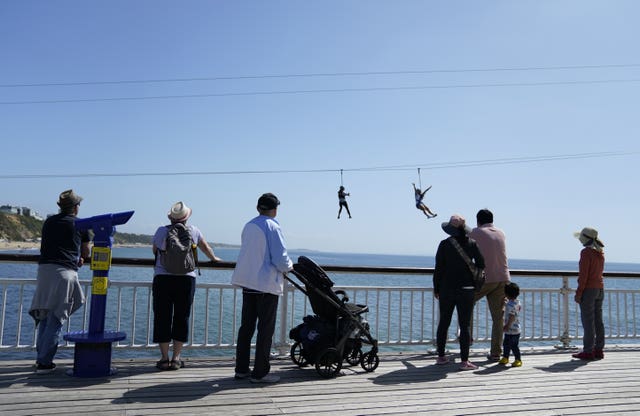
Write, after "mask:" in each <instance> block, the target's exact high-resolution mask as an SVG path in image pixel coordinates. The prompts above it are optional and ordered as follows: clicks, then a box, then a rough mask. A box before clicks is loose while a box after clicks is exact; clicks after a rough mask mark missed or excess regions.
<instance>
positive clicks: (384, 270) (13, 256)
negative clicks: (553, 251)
mask: <svg viewBox="0 0 640 416" xmlns="http://www.w3.org/2000/svg"><path fill="white" fill-rule="evenodd" d="M39 258H40V255H39V254H21V253H0V263H37V262H38V259H39ZM111 265H113V266H130V267H153V265H154V259H136V258H128V257H114V258H113V259H112V260H111ZM198 265H199V267H201V268H204V269H207V268H211V269H234V268H235V266H236V263H235V262H231V261H222V262H215V263H214V262H212V261H207V262H198ZM320 267H322V269H324V270H325V271H327V272H344V273H376V274H433V271H434V269H433V268H432V267H384V266H336V265H320ZM509 272H510V273H511V275H512V276H531V275H535V276H540V277H542V276H549V277H558V276H565V277H577V276H578V271H577V270H513V269H512V270H509ZM604 277H614V278H627V277H630V278H640V272H607V271H605V272H604Z"/></svg>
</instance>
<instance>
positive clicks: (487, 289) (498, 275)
mask: <svg viewBox="0 0 640 416" xmlns="http://www.w3.org/2000/svg"><path fill="white" fill-rule="evenodd" d="M476 221H477V223H478V226H477V227H476V228H474V229H473V230H472V231H471V233H469V237H471V238H472V239H474V240H475V241H476V243H477V245H478V248H479V249H480V253H481V254H482V256H483V257H484V261H485V269H484V271H485V274H486V278H487V280H486V281H485V283H484V285H483V286H482V289H480V291H478V292H476V295H475V302H477V301H478V300H480V299H482V298H483V297H485V296H486V297H487V304H488V306H489V312H490V313H491V320H492V321H493V323H492V327H491V352H490V354H489V355H488V356H487V358H488V359H489V360H491V361H498V360H500V354H501V352H502V337H503V325H504V286H505V285H506V284H507V283H508V282H509V281H510V280H511V279H510V275H509V262H508V260H507V249H506V244H505V240H506V238H505V235H504V232H503V231H502V230H501V229H499V228H497V227H495V226H494V225H493V213H492V212H491V211H489V210H488V209H486V208H485V209H481V210H480V211H478V213H477V214H476ZM471 328H473V323H472V325H471Z"/></svg>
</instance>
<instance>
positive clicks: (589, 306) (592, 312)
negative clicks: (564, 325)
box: [580, 289, 604, 352]
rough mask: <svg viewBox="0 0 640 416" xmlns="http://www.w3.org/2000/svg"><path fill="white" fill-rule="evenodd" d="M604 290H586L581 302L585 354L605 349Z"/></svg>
mask: <svg viewBox="0 0 640 416" xmlns="http://www.w3.org/2000/svg"><path fill="white" fill-rule="evenodd" d="M603 301H604V289H585V290H584V291H583V292H582V299H581V300H580V318H581V320H582V328H583V329H584V335H583V337H582V344H583V350H584V352H593V350H599V351H602V350H603V349H604V322H603V321H602V302H603Z"/></svg>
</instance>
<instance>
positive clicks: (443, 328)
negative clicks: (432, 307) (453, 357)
mask: <svg viewBox="0 0 640 416" xmlns="http://www.w3.org/2000/svg"><path fill="white" fill-rule="evenodd" d="M474 295H475V290H474V289H458V290H457V291H456V292H454V293H440V296H439V298H438V300H439V302H438V303H439V305H440V320H439V322H438V330H437V333H436V344H437V348H438V356H440V357H442V356H443V355H444V350H445V346H446V344H447V335H448V332H449V326H450V325H451V317H452V316H453V310H454V309H455V310H457V311H458V325H459V326H460V337H459V341H460V360H461V361H468V360H469V347H470V344H471V330H470V328H469V325H470V324H471V314H472V313H473V297H474Z"/></svg>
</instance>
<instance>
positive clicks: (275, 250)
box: [231, 193, 293, 383]
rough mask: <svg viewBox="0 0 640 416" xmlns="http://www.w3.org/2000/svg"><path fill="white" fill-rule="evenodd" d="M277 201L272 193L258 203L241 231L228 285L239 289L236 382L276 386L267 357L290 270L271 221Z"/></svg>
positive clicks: (282, 245)
mask: <svg viewBox="0 0 640 416" xmlns="http://www.w3.org/2000/svg"><path fill="white" fill-rule="evenodd" d="M278 205H280V201H279V200H278V198H277V197H276V196H275V195H274V194H272V193H266V194H263V195H262V196H260V198H259V199H258V206H257V209H258V213H259V214H260V215H258V216H257V217H255V218H254V219H252V220H251V221H249V222H248V223H247V224H246V225H245V226H244V229H243V230H242V237H241V238H242V241H241V243H242V244H241V247H240V253H239V254H238V261H237V262H236V268H235V270H234V271H233V275H232V276H231V283H232V284H233V285H235V286H240V287H242V322H241V324H240V329H239V330H238V341H237V344H236V368H235V378H236V379H247V378H248V379H250V381H251V382H252V383H276V382H278V381H279V380H280V377H278V376H277V375H274V374H269V370H270V369H271V367H270V364H269V356H270V353H271V343H272V342H273V333H274V330H275V326H276V313H277V310H278V300H279V298H280V296H281V295H282V291H283V287H284V277H283V275H282V274H283V273H285V272H288V271H289V270H291V269H292V267H293V263H292V261H291V259H290V258H289V255H288V254H287V249H286V247H285V245H284V238H283V237H282V231H281V229H280V224H278V222H277V221H276V220H275V217H276V215H277V212H278ZM256 323H257V328H258V336H257V338H256V355H255V360H254V364H253V371H250V368H249V366H250V355H251V339H252V338H253V334H254V333H255V330H256Z"/></svg>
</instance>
